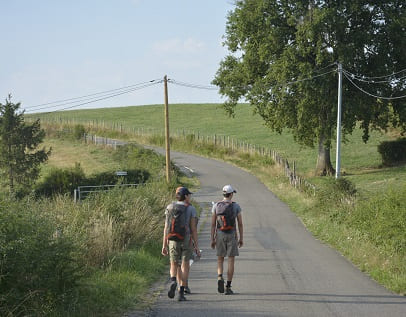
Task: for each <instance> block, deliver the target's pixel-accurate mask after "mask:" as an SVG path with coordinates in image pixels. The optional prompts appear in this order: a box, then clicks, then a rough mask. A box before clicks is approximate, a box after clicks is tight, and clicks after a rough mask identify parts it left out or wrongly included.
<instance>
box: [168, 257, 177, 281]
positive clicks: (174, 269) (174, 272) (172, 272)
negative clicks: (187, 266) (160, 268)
mask: <svg viewBox="0 0 406 317" xmlns="http://www.w3.org/2000/svg"><path fill="white" fill-rule="evenodd" d="M169 273H170V275H171V277H177V276H178V263H177V262H176V261H171V268H170V269H169Z"/></svg>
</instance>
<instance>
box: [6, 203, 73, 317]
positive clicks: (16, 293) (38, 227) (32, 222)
mask: <svg viewBox="0 0 406 317" xmlns="http://www.w3.org/2000/svg"><path fill="white" fill-rule="evenodd" d="M37 207H38V205H37V204H35V203H32V202H31V201H30V200H29V199H27V200H24V201H21V202H17V201H11V200H4V199H3V200H2V201H1V204H0V272H1V276H0V315H2V316H6V315H7V316H8V315H9V313H10V312H13V313H11V315H10V316H19V315H24V316H28V315H33V312H34V311H35V312H42V314H43V315H46V314H47V313H49V312H51V311H53V310H54V309H55V308H56V307H57V306H61V305H64V303H65V301H66V300H68V298H69V295H70V293H71V292H72V291H73V290H74V289H75V288H76V286H77V282H78V281H79V279H80V274H79V266H78V265H77V262H76V260H75V257H74V252H75V250H76V249H77V247H76V246H74V244H73V243H72V241H71V240H70V239H68V238H66V237H64V236H63V235H60V234H58V232H57V230H56V229H57V227H56V225H55V223H53V222H52V221H51V220H50V219H49V218H48V217H45V216H44V215H43V214H42V213H41V210H39V209H38V208H37Z"/></svg>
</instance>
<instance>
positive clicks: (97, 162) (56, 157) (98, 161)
mask: <svg viewBox="0 0 406 317" xmlns="http://www.w3.org/2000/svg"><path fill="white" fill-rule="evenodd" d="M43 145H44V146H45V147H46V148H49V147H52V153H51V155H50V157H49V160H48V162H47V163H45V164H43V165H42V166H41V174H42V175H45V174H47V173H48V172H49V170H50V169H52V168H54V167H57V168H68V167H74V166H75V163H79V164H80V166H81V167H82V168H83V170H84V171H85V172H86V174H94V173H97V172H103V171H106V170H118V169H119V163H118V162H117V161H116V160H114V159H113V153H114V149H112V148H111V147H101V146H95V145H92V144H89V145H85V144H84V143H81V142H72V140H64V139H60V138H46V139H45V140H44V143H43Z"/></svg>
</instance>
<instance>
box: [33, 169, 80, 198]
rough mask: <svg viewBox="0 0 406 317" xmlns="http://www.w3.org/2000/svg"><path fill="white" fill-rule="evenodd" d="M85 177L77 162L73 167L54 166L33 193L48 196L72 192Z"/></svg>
mask: <svg viewBox="0 0 406 317" xmlns="http://www.w3.org/2000/svg"><path fill="white" fill-rule="evenodd" d="M85 179H86V177H85V173H84V172H83V169H82V168H81V166H80V164H79V163H75V167H73V168H64V169H58V168H54V169H52V170H51V172H50V173H49V174H48V175H47V176H45V178H44V180H43V181H42V182H41V183H39V184H38V185H37V186H36V190H35V193H36V194H37V195H43V196H48V197H49V196H52V195H54V194H66V193H72V192H73V190H74V189H75V188H77V187H78V186H79V185H82V184H83V183H84V181H85Z"/></svg>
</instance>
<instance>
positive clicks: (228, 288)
mask: <svg viewBox="0 0 406 317" xmlns="http://www.w3.org/2000/svg"><path fill="white" fill-rule="evenodd" d="M233 294H234V292H233V291H232V289H231V287H226V292H225V293H224V295H233Z"/></svg>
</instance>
